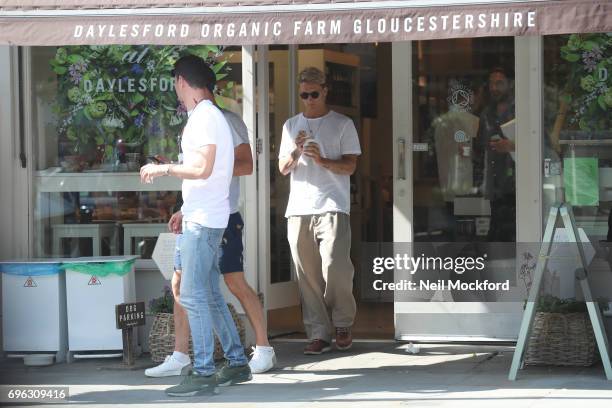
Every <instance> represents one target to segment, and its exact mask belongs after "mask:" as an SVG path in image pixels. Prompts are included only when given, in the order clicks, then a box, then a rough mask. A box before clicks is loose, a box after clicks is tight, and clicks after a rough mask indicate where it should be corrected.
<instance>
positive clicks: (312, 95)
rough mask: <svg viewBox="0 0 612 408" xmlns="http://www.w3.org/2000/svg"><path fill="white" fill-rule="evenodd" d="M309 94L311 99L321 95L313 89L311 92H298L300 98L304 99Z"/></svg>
mask: <svg viewBox="0 0 612 408" xmlns="http://www.w3.org/2000/svg"><path fill="white" fill-rule="evenodd" d="M309 96H310V97H311V98H312V99H317V98H318V97H319V96H321V93H320V92H319V91H313V92H302V93H301V94H300V98H302V99H304V100H306V99H308V97H309Z"/></svg>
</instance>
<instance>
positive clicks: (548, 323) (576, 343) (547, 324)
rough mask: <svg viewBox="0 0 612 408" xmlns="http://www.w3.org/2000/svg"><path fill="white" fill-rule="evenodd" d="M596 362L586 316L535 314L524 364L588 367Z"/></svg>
mask: <svg viewBox="0 0 612 408" xmlns="http://www.w3.org/2000/svg"><path fill="white" fill-rule="evenodd" d="M598 358H599V353H598V352H597V348H596V345H595V335H594V333H593V326H591V321H590V320H589V315H588V314H587V313H584V312H581V313H543V312H538V313H536V316H535V319H534V321H533V328H532V330H531V336H530V337H529V342H528V345H527V351H526V353H525V364H529V365H556V366H590V365H592V364H593V363H595V362H596V361H597V360H598Z"/></svg>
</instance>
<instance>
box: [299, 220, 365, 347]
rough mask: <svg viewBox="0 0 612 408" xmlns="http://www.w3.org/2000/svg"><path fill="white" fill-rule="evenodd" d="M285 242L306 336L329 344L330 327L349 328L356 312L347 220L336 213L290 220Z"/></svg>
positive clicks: (349, 229) (349, 233)
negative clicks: (287, 244)
mask: <svg viewBox="0 0 612 408" xmlns="http://www.w3.org/2000/svg"><path fill="white" fill-rule="evenodd" d="M287 239H288V240H289V246H290V247H291V255H292V257H293V262H294V264H295V268H296V270H297V277H298V284H299V288H300V294H301V297H302V315H303V319H304V326H305V328H306V334H307V335H308V338H309V339H311V340H312V339H321V340H325V341H327V342H331V338H332V333H333V332H334V327H350V326H352V325H353V320H354V319H355V313H356V311H357V306H356V304H355V298H354V297H353V275H354V274H355V269H354V268H353V263H352V262H351V258H350V252H351V225H350V219H349V216H348V215H347V214H344V213H337V212H328V213H323V214H318V215H302V216H291V217H289V219H288V220H287ZM330 312H331V319H330Z"/></svg>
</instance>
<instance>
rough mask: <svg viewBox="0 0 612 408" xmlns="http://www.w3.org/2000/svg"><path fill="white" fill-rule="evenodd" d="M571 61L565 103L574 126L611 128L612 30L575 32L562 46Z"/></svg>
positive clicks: (563, 53)
mask: <svg viewBox="0 0 612 408" xmlns="http://www.w3.org/2000/svg"><path fill="white" fill-rule="evenodd" d="M561 58H563V59H564V60H565V61H567V62H568V63H569V64H568V65H569V77H568V81H567V85H566V87H565V89H564V92H563V94H564V95H563V102H564V103H565V104H566V107H567V108H568V109H569V111H570V112H571V116H570V119H569V123H570V125H574V126H575V125H577V126H578V128H580V129H581V130H607V129H610V126H611V125H612V123H611V122H612V121H611V120H610V117H611V116H612V115H611V111H612V33H607V34H605V33H600V34H572V35H570V36H569V39H568V41H567V44H566V45H565V46H563V47H561Z"/></svg>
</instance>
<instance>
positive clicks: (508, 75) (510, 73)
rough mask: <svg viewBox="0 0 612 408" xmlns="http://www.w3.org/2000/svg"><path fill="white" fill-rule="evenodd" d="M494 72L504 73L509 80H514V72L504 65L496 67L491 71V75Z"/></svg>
mask: <svg viewBox="0 0 612 408" xmlns="http://www.w3.org/2000/svg"><path fill="white" fill-rule="evenodd" d="M493 74H502V75H503V76H505V77H506V79H508V80H512V79H514V73H512V72H510V71H508V70H507V69H506V68H504V67H494V68H492V69H491V70H490V71H489V76H491V75H493Z"/></svg>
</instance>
